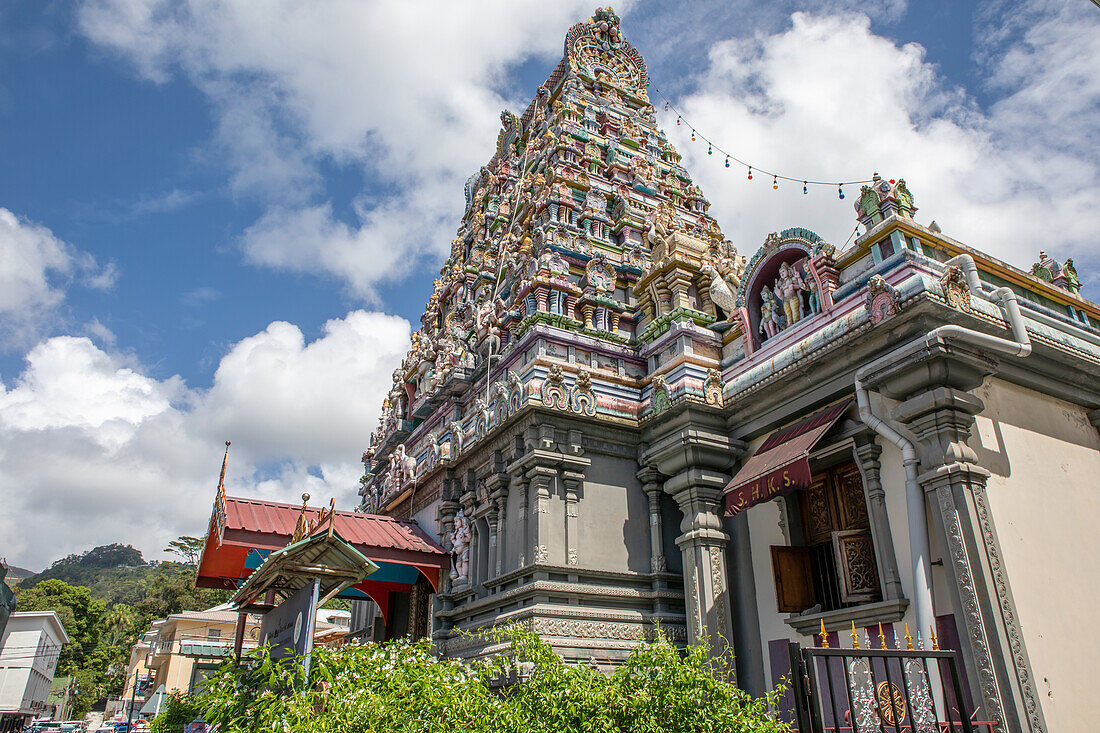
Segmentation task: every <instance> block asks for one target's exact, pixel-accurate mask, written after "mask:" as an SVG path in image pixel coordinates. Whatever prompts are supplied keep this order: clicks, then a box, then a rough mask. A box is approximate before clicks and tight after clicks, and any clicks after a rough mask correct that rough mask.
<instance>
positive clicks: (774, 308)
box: [760, 285, 780, 338]
mask: <svg viewBox="0 0 1100 733" xmlns="http://www.w3.org/2000/svg"><path fill="white" fill-rule="evenodd" d="M760 298H761V302H760V327H761V328H763V329H764V334H765V338H771V337H772V336H774V335H775V334H777V333H779V309H780V305H779V302H778V301H777V300H776V298H775V296H774V295H772V291H771V288H769V287H767V286H766V285H765V286H764V288H763V289H762V290H761V291H760Z"/></svg>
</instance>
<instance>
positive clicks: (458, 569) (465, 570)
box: [451, 509, 470, 584]
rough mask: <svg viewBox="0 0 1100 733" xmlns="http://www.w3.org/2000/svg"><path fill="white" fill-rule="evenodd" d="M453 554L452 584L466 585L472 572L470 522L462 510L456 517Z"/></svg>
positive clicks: (452, 538) (452, 539) (452, 536)
mask: <svg viewBox="0 0 1100 733" xmlns="http://www.w3.org/2000/svg"><path fill="white" fill-rule="evenodd" d="M451 552H453V553H454V558H455V564H454V567H453V568H451V582H452V583H456V584H457V583H464V582H466V579H467V577H468V575H469V572H470V520H469V519H467V518H466V513H465V512H463V511H462V510H461V509H459V510H458V514H456V515H455V528H454V533H453V534H452V535H451Z"/></svg>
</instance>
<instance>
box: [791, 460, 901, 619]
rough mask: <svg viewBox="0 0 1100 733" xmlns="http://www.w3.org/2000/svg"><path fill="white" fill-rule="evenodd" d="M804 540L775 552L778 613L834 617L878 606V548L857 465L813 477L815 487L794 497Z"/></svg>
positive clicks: (794, 540) (794, 539) (793, 506)
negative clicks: (872, 604) (839, 612)
mask: <svg viewBox="0 0 1100 733" xmlns="http://www.w3.org/2000/svg"><path fill="white" fill-rule="evenodd" d="M787 501H788V507H789V508H790V509H792V510H795V509H796V510H797V512H798V518H799V519H800V520H801V521H800V522H792V527H797V526H800V527H801V533H800V534H801V536H793V535H797V534H799V533H798V532H797V530H796V529H792V538H791V539H792V545H791V546H778V547H772V569H773V571H774V573H775V590H776V599H777V601H778V606H779V611H780V612H792V613H799V612H801V611H805V610H806V609H808V608H811V607H812V606H815V605H819V606H820V607H821V610H822V611H834V610H837V609H840V608H845V607H848V606H854V605H857V604H860V603H868V602H871V601H877V600H880V598H881V594H880V592H879V580H878V567H877V563H876V560H875V547H874V542H873V540H872V538H871V528H870V521H869V518H868V516H867V500H866V499H865V498H864V493H863V479H862V478H861V476H860V474H859V469H858V468H857V467H856V465H855V463H853V462H848V463H845V464H843V465H840V466H836V467H835V468H831V469H828V470H824V471H818V472H815V478H814V482H813V483H812V484H811V485H810V486H809V487H808V488H806V489H804V490H801V491H798V492H796V493H795V494H794V495H793V496H792V497H790V498H789V499H788V500H787Z"/></svg>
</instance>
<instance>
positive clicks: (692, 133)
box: [691, 130, 695, 142]
mask: <svg viewBox="0 0 1100 733" xmlns="http://www.w3.org/2000/svg"><path fill="white" fill-rule="evenodd" d="M691 141H692V142H695V130H692V131H691Z"/></svg>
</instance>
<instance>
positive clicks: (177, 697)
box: [149, 691, 202, 733]
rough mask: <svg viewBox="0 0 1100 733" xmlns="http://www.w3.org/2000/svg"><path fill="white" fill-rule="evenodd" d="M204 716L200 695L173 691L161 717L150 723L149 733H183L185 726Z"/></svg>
mask: <svg viewBox="0 0 1100 733" xmlns="http://www.w3.org/2000/svg"><path fill="white" fill-rule="evenodd" d="M200 715H202V706H201V702H200V699H199V696H198V695H185V694H184V693H182V692H177V691H173V692H171V693H170V694H169V695H168V699H166V700H165V701H164V709H163V710H161V711H160V715H158V716H157V717H155V718H153V720H152V722H150V723H149V733H183V726H185V725H187V724H188V723H190V722H191V721H192V720H194V719H195V718H197V717H199V716H200Z"/></svg>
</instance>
